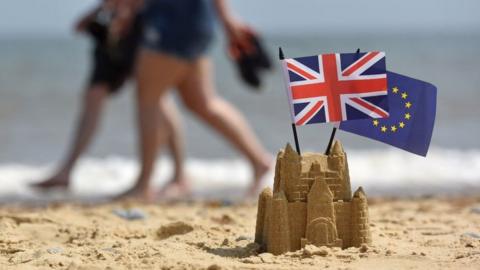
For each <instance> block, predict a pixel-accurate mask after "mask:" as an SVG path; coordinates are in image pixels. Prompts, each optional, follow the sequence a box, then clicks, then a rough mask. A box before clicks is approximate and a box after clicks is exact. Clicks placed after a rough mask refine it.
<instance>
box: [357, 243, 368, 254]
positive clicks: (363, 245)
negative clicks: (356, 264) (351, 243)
mask: <svg viewBox="0 0 480 270" xmlns="http://www.w3.org/2000/svg"><path fill="white" fill-rule="evenodd" d="M358 251H360V252H361V253H365V252H367V251H368V246H367V245H366V244H362V245H361V246H360V248H359V249H358Z"/></svg>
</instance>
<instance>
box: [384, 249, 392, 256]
mask: <svg viewBox="0 0 480 270" xmlns="http://www.w3.org/2000/svg"><path fill="white" fill-rule="evenodd" d="M392 253H393V252H392V251H391V250H387V251H386V252H385V255H387V256H390V255H392Z"/></svg>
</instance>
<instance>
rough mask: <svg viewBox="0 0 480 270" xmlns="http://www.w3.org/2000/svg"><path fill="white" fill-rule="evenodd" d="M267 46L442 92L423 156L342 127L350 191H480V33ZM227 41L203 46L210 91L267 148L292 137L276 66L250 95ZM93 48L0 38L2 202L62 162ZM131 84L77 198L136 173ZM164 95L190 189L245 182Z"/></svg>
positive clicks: (323, 137)
mask: <svg viewBox="0 0 480 270" xmlns="http://www.w3.org/2000/svg"><path fill="white" fill-rule="evenodd" d="M264 41H265V43H266V45H267V47H268V51H269V52H270V53H271V55H272V57H273V58H274V59H276V58H275V57H276V53H277V48H278V46H282V47H283V49H284V51H285V53H286V54H287V56H291V57H295V56H305V55H311V54H317V53H325V52H333V51H335V52H352V51H355V50H356V49H357V48H361V49H362V50H365V51H366V50H383V51H385V52H386V54H387V66H388V68H389V69H390V70H392V71H396V72H398V73H402V74H405V75H408V76H411V77H415V78H419V79H422V80H425V81H428V82H431V83H433V84H435V85H436V86H437V87H438V105H437V120H436V126H435V130H434V135H433V139H432V150H431V152H430V153H429V155H428V156H427V158H421V157H416V156H414V155H412V154H409V153H405V152H403V151H401V150H398V149H394V148H391V147H389V146H386V145H383V144H381V143H379V142H375V141H370V140H368V139H366V138H362V137H359V136H355V135H352V134H347V133H344V132H341V131H340V132H338V138H339V139H341V140H342V142H343V144H344V146H345V150H346V151H347V153H348V154H349V157H350V159H349V163H350V167H351V175H352V181H353V182H354V185H355V186H356V185H364V186H366V188H367V193H368V192H369V191H370V192H373V193H376V194H403V195H409V194H429V193H436V192H445V193H449V192H465V191H470V192H478V191H479V190H480V140H478V134H479V132H480V123H479V120H478V116H479V115H480V106H479V100H480V92H479V91H478V86H479V85H480V76H479V75H480V68H479V67H478V63H479V62H480V54H479V53H478V48H479V45H480V35H461V34H458V35H455V34H452V35H433V34H431V35H429V36H424V35H423V36H422V35H405V34H397V35H370V36H365V35H362V36H351V35H350V36H349V37H345V36H335V35H317V36H312V35H308V36H291V35H290V36H265V37H264ZM223 46H224V45H223V43H222V41H221V40H219V41H218V42H217V44H216V45H215V47H214V48H213V50H212V52H211V54H212V56H213V59H214V62H215V71H216V73H215V77H216V86H217V91H218V93H219V94H220V95H222V96H223V97H225V98H226V99H227V100H229V101H230V102H232V103H233V104H234V105H235V106H237V108H238V109H239V110H241V111H242V112H243V113H244V115H245V117H246V118H247V119H248V121H249V123H250V124H251V125H252V127H253V129H254V130H255V132H256V133H257V134H258V136H259V138H260V140H261V141H262V142H263V143H264V145H265V146H266V148H267V149H268V150H269V151H270V152H271V153H272V154H274V153H276V151H278V149H280V148H282V147H283V146H284V145H285V144H286V143H287V142H291V141H292V134H291V130H290V122H289V119H290V116H289V111H288V106H287V100H286V97H285V90H284V86H283V81H282V78H281V71H280V68H279V66H278V65H276V66H275V69H274V70H273V71H272V72H270V73H267V74H266V75H265V77H264V85H263V87H262V91H260V92H255V91H251V90H249V89H248V87H246V86H245V85H244V84H243V83H242V82H241V81H239V79H238V76H237V73H236V70H235V67H234V66H233V65H232V63H231V62H230V61H229V60H228V59H227V58H226V57H225V52H224V50H223ZM89 53H90V45H89V43H88V41H87V40H85V39H83V38H78V37H76V38H45V39H28V38H23V39H0V181H1V183H2V188H0V198H3V199H1V200H3V201H5V200H7V201H8V200H11V199H15V198H16V199H19V198H37V197H35V195H33V193H31V191H30V190H29V189H28V188H27V187H26V184H27V183H29V182H32V181H34V180H35V179H37V180H38V179H40V178H41V177H43V176H45V175H47V174H48V173H49V172H50V171H51V170H52V169H53V168H54V166H55V164H56V162H58V161H59V160H60V158H61V157H62V155H63V153H64V151H65V148H66V147H67V145H68V143H69V140H70V135H71V134H72V132H73V128H74V123H75V119H76V115H77V113H78V112H79V109H80V106H79V105H80V100H81V98H82V93H83V88H84V86H85V83H86V81H87V77H88V72H89V61H90V59H89V57H90V54H89ZM275 63H276V62H275ZM159 72H161V71H159ZM133 91H134V90H133V87H132V84H131V83H130V84H128V85H127V86H126V87H125V88H124V89H123V91H122V92H120V93H119V94H118V95H116V96H115V97H113V98H112V99H111V101H110V102H109V103H108V106H107V108H106V109H105V114H104V117H103V118H102V124H101V128H100V129H99V131H98V134H97V135H98V136H97V137H96V138H95V141H94V143H93V144H92V145H91V147H90V149H89V150H88V152H87V153H86V155H85V158H84V159H83V160H82V161H81V162H80V164H79V166H78V168H77V170H76V172H75V175H74V182H75V185H74V187H75V188H74V192H75V193H77V194H80V195H82V194H90V193H98V192H100V193H102V194H108V193H114V192H116V191H119V190H121V189H122V188H125V187H126V186H128V185H131V184H132V179H133V178H134V175H135V172H136V169H137V164H136V161H135V160H136V130H135V123H134V119H135V111H134V103H133ZM172 96H173V98H175V99H176V101H177V103H178V105H179V108H180V110H181V112H182V116H183V122H184V129H185V134H186V149H187V156H188V160H187V168H188V171H189V173H190V174H191V175H192V176H191V178H192V181H193V183H194V186H195V187H196V189H197V191H198V192H199V193H200V194H201V193H202V192H206V191H208V190H210V187H215V188H228V189H231V190H237V189H241V188H242V187H244V186H246V184H247V183H248V179H249V167H248V166H247V163H246V162H245V160H244V159H243V158H242V156H241V155H239V154H238V152H236V151H235V150H234V149H233V148H232V147H230V145H229V144H228V143H227V142H226V141H225V140H224V139H223V138H222V137H221V136H219V135H218V134H216V133H215V132H213V131H211V130H210V129H209V128H208V127H206V126H205V125H204V124H203V123H201V122H200V121H199V120H198V119H196V117H195V116H193V115H191V114H190V113H189V112H188V111H187V110H186V109H185V108H184V107H183V105H182V103H181V100H180V99H178V97H176V96H175V95H174V94H173V95H172ZM330 131H331V126H330V125H328V124H325V125H312V126H308V127H300V128H298V132H299V137H300V144H301V147H302V149H303V150H308V151H324V149H325V147H326V144H327V141H328V137H329V135H330ZM163 157H164V158H163V159H159V168H158V170H157V176H156V177H155V183H156V184H157V185H160V184H161V183H163V181H166V179H168V175H169V173H170V172H171V167H172V165H171V162H170V160H169V158H168V155H163ZM267 182H268V181H267ZM96 185H101V187H102V188H97V187H96ZM29 194H30V195H29ZM1 200H0V201H1Z"/></svg>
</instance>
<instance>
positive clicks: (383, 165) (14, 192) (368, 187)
mask: <svg viewBox="0 0 480 270" xmlns="http://www.w3.org/2000/svg"><path fill="white" fill-rule="evenodd" d="M347 154H348V162H349V168H350V178H351V182H352V188H353V189H355V188H356V187H357V186H360V185H361V186H363V187H364V188H365V191H366V192H367V193H368V194H369V195H372V196H419V195H431V194H444V195H458V194H467V193H469V194H472V193H477V194H478V193H479V192H480V150H467V151H466V150H454V149H442V148H435V147H434V148H432V149H431V150H430V152H429V154H428V157H427V158H423V157H419V156H415V155H412V154H409V153H406V152H402V151H399V150H396V149H388V150H372V151H366V150H357V151H355V150H354V151H352V150H350V151H348V153H347ZM173 165H174V164H173V162H172V161H171V160H170V159H167V158H161V159H159V160H158V161H157V170H156V172H155V175H154V177H153V185H154V186H155V187H160V186H162V185H163V184H165V183H166V182H167V181H168V180H169V179H170V177H171V175H172V174H173ZM52 169H53V166H52V164H47V165H43V166H39V165H36V166H34V165H22V164H5V163H4V164H0V183H2V184H1V186H0V202H17V201H51V200H63V199H80V200H82V199H86V198H102V197H108V196H113V195H115V194H117V193H120V192H121V191H123V190H125V189H127V188H129V187H130V186H132V185H133V183H134V179H135V176H136V173H137V171H138V164H137V162H136V161H135V160H133V159H130V158H125V157H119V156H110V157H106V158H85V159H82V160H81V161H80V163H79V164H78V167H77V169H76V170H75V172H74V174H73V175H72V179H73V185H72V188H71V189H70V192H69V193H68V194H65V193H64V192H49V193H46V194H45V193H39V192H37V191H35V190H33V189H31V188H29V184H30V183H34V182H35V181H38V180H39V179H41V178H42V177H46V176H48V175H49V173H51V172H52ZM186 172H187V175H188V179H189V180H190V182H191V184H192V187H193V191H194V195H196V196H197V197H200V198H220V199H231V198H241V197H242V196H243V194H244V190H245V189H246V187H247V186H248V184H249V183H250V178H251V168H250V167H249V165H248V163H247V162H246V161H244V160H240V159H237V160H226V159H218V160H205V159H195V158H190V159H188V160H187V161H186ZM272 183H273V169H272V170H271V171H270V172H269V173H268V174H267V175H266V177H265V179H264V183H263V184H264V185H265V186H267V185H271V184H272Z"/></svg>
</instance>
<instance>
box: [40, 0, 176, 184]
mask: <svg viewBox="0 0 480 270" xmlns="http://www.w3.org/2000/svg"><path fill="white" fill-rule="evenodd" d="M119 1H122V0H105V1H102V3H101V4H100V5H99V6H98V7H96V8H95V9H93V10H92V11H91V12H89V13H88V14H86V15H85V16H84V17H82V18H81V19H80V20H79V22H78V23H77V24H76V27H75V29H76V31H77V32H80V33H86V34H88V35H90V36H91V37H92V39H93V42H94V44H95V46H94V51H93V66H92V71H91V76H90V80H89V83H88V87H87V88H86V90H85V92H84V97H83V100H82V102H83V104H82V111H81V113H80V115H79V118H78V123H77V127H76V132H75V134H74V137H73V142H72V144H71V146H70V149H69V151H68V152H67V155H66V157H65V158H64V159H63V161H62V163H61V166H60V167H59V168H58V169H57V170H56V172H55V173H54V174H53V175H52V176H50V177H49V178H47V179H45V180H43V181H41V182H39V183H36V184H34V185H33V186H34V187H36V188H40V189H50V188H53V187H61V188H67V187H68V186H69V185H70V184H71V174H72V170H73V169H74V167H75V165H76V163H77V161H78V159H79V158H80V156H81V155H82V154H83V153H84V152H85V150H86V149H87V147H88V145H89V144H90V142H91V140H92V138H93V135H94V134H95V131H96V130H97V126H98V122H99V120H100V116H101V114H102V111H103V108H104V107H105V102H106V101H107V100H108V98H109V97H110V96H112V95H113V94H115V93H117V92H118V91H119V89H120V88H121V87H122V85H123V84H124V83H125V82H126V81H127V80H128V79H129V78H130V77H131V75H132V74H133V72H134V66H135V59H136V56H137V50H138V46H139V43H140V40H141V37H142V30H143V21H142V19H141V17H140V15H133V16H124V18H130V20H118V19H115V16H118V14H115V10H116V6H117V5H118V3H119ZM119 23H122V24H123V25H119ZM156 107H157V109H156V110H155V112H156V113H158V115H157V116H156V117H155V121H156V122H155V123H152V124H153V125H154V126H155V127H154V128H158V129H161V132H155V134H156V136H158V138H156V140H158V141H159V142H162V143H167V144H168V146H169V148H170V150H171V153H172V155H173V158H174V161H175V172H174V176H173V178H172V180H171V182H173V183H177V184H178V185H183V183H184V182H185V177H184V145H183V134H182V129H181V124H180V123H181V119H180V116H179V114H178V112H177V109H176V106H175V104H174V103H173V101H172V100H170V99H169V98H167V97H164V98H161V99H158V100H156Z"/></svg>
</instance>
